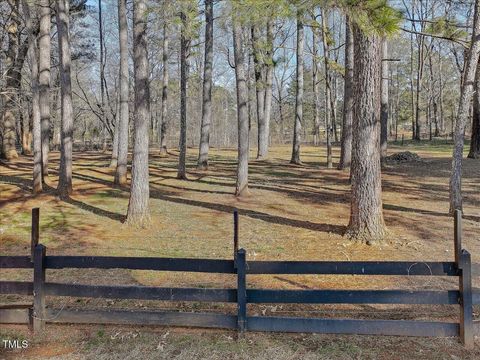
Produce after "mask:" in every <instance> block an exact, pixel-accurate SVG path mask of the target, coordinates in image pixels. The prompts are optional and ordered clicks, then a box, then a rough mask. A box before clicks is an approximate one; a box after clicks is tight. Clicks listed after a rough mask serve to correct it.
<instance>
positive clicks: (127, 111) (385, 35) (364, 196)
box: [0, 0, 480, 242]
mask: <svg viewBox="0 0 480 360" xmlns="http://www.w3.org/2000/svg"><path fill="white" fill-rule="evenodd" d="M0 6H1V10H2V18H1V19H0V20H1V24H2V27H1V38H0V39H1V40H0V41H1V44H2V49H3V50H4V51H3V52H2V55H1V57H0V69H1V72H0V73H1V75H2V76H1V78H0V88H1V94H2V100H1V105H2V106H1V132H0V133H1V137H0V139H1V144H2V146H1V149H2V152H1V153H2V157H3V159H4V160H3V161H5V162H7V163H8V162H11V161H15V159H16V158H17V157H18V155H19V154H20V153H21V154H23V155H26V156H30V155H33V157H32V162H33V175H32V177H33V186H32V191H33V193H35V194H38V193H41V192H42V191H43V188H44V187H45V184H46V183H47V180H48V179H49V177H52V176H57V175H56V174H58V178H59V182H58V187H57V191H58V196H59V197H60V198H62V199H68V198H69V196H70V195H71V194H72V191H74V190H75V189H74V188H75V187H74V184H73V183H72V154H73V152H78V151H86V150H93V149H96V150H101V151H103V152H110V153H111V162H110V166H111V167H112V168H114V169H115V176H114V178H112V183H114V184H115V185H117V186H127V185H128V180H127V178H128V176H127V158H128V152H129V151H131V153H132V163H131V164H132V166H131V180H130V201H129V205H128V210H127V212H126V213H127V217H126V220H127V223H128V224H132V225H134V226H148V224H149V222H150V208H149V197H150V196H149V169H148V166H149V155H148V154H149V152H152V151H159V152H160V154H161V155H162V156H171V154H169V149H170V148H175V147H176V146H177V144H178V149H179V156H178V174H177V177H178V178H179V179H184V180H188V171H189V169H188V168H187V166H186V153H187V147H197V148H198V161H197V168H198V169H200V170H207V169H208V167H209V164H210V163H211V162H212V160H211V159H210V157H209V149H210V148H211V147H233V146H236V147H237V149H238V155H237V161H238V163H237V171H236V190H235V195H236V196H238V197H243V196H248V193H249V191H248V173H249V149H250V148H251V147H253V148H256V149H257V155H256V159H257V161H262V160H267V159H268V157H269V148H270V147H272V146H275V145H277V144H286V143H291V144H292V153H291V164H292V166H302V144H313V145H315V146H317V147H318V152H319V154H320V153H323V152H326V154H327V163H326V164H325V165H326V167H327V168H332V167H333V166H334V165H335V166H336V167H337V168H338V169H339V170H342V171H347V170H350V171H351V176H350V180H351V194H352V196H351V211H350V220H349V225H348V227H347V230H346V234H347V235H348V236H349V237H350V238H352V239H358V240H362V241H365V242H375V241H376V240H381V239H383V238H384V236H385V234H386V231H387V230H386V227H385V223H384V220H383V211H382V186H381V167H382V164H383V162H384V161H383V159H384V158H385V157H386V156H387V155H388V141H389V140H390V141H393V140H397V141H398V140H399V137H400V136H401V138H402V141H403V139H404V138H405V137H406V138H411V139H413V140H415V141H433V140H434V139H436V138H445V139H448V138H451V139H452V140H453V143H454V150H453V153H452V168H451V177H450V213H453V211H454V210H455V209H462V194H461V173H462V157H463V150H464V142H465V137H466V136H467V138H468V139H469V140H470V149H469V153H468V157H470V158H474V159H477V158H479V157H480V125H479V118H480V115H479V108H480V105H479V104H480V97H479V94H478V91H477V89H478V87H479V84H480V76H479V75H478V72H477V71H476V70H477V68H479V65H478V64H479V53H480V40H479V36H480V35H479V33H480V21H479V19H478V17H479V16H480V14H479V8H480V3H479V2H478V1H434V0H431V1H414V0H412V1H387V0H365V1H358V2H350V1H335V2H330V1H321V0H296V1H288V0H261V1H256V0H231V1H226V2H217V1H214V0H206V1H204V2H197V1H193V0H178V1H160V2H148V1H141V0H138V1H137V0H134V1H132V2H128V1H118V2H116V1H98V2H93V1H92V2H90V1H87V0H73V1H66V0H58V1H55V2H51V1H48V0H41V1H30V0H8V1H3V2H1V4H0ZM200 93H201V95H200ZM178 100H179V101H178ZM235 118H236V121H235ZM235 123H236V124H237V125H236V126H235ZM333 144H338V145H339V146H340V149H341V156H340V160H339V162H338V164H333V159H332V145H333ZM52 150H59V151H60V167H59V169H58V172H57V171H56V169H55V171H54V172H52V170H53V169H51V166H50V163H49V156H50V155H49V154H50V152H51V151H52ZM54 174H55V175H54ZM232 192H233V191H232Z"/></svg>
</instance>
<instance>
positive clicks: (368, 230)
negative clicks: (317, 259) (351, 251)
mask: <svg viewBox="0 0 480 360" xmlns="http://www.w3.org/2000/svg"><path fill="white" fill-rule="evenodd" d="M353 36H354V49H355V50H354V56H355V67H354V80H353V84H354V88H353V94H354V96H355V102H354V105H353V118H354V119H355V121H354V122H353V143H352V165H351V182H352V193H351V207H350V223H349V225H348V228H347V233H346V234H347V236H349V237H351V238H352V239H354V240H360V241H366V242H367V243H370V242H375V241H379V240H381V239H382V238H383V237H384V236H385V232H386V229H385V224H384V221H383V210H382V183H381V181H382V180H381V172H380V67H381V49H380V48H381V46H380V39H379V37H378V36H377V35H373V34H372V35H370V34H365V33H364V32H363V31H362V30H361V29H360V28H359V27H358V25H356V24H353Z"/></svg>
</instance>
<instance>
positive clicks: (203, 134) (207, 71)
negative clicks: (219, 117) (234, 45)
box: [197, 0, 213, 169]
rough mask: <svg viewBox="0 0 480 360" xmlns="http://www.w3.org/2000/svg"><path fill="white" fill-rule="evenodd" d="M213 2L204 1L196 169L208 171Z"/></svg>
mask: <svg viewBox="0 0 480 360" xmlns="http://www.w3.org/2000/svg"><path fill="white" fill-rule="evenodd" d="M212 72H213V0H206V1H205V65H204V68H203V94H202V97H203V98H202V125H201V128H200V145H199V153H198V163H197V167H198V168H199V169H208V150H209V145H210V123H211V122H212Z"/></svg>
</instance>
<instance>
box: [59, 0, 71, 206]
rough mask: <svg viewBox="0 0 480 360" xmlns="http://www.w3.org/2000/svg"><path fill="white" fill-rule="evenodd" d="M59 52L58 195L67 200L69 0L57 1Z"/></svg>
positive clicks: (69, 79)
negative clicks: (59, 125)
mask: <svg viewBox="0 0 480 360" xmlns="http://www.w3.org/2000/svg"><path fill="white" fill-rule="evenodd" d="M56 5H57V30H58V35H57V36H58V51H59V58H60V92H61V95H60V96H61V130H60V133H61V137H60V141H61V143H60V144H61V145H60V172H59V180H58V189H57V190H58V194H59V196H60V198H63V199H66V198H68V197H69V196H70V194H71V193H72V151H73V105H72V80H71V76H70V70H71V64H72V60H71V56H70V29H69V26H70V21H69V13H70V11H69V8H70V1H69V0H57V4H56Z"/></svg>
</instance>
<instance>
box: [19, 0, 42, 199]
mask: <svg viewBox="0 0 480 360" xmlns="http://www.w3.org/2000/svg"><path fill="white" fill-rule="evenodd" d="M23 8H24V12H25V20H26V26H27V30H28V36H29V42H30V49H29V53H28V55H29V60H30V68H31V73H30V75H31V90H32V136H33V186H32V190H33V194H38V193H41V192H42V191H43V184H42V142H41V135H42V134H41V129H40V103H39V88H38V44H37V34H38V31H37V30H38V28H36V27H35V26H34V24H33V21H32V19H31V16H30V6H29V5H28V3H27V1H26V0H23ZM34 9H35V8H34ZM35 10H36V9H35Z"/></svg>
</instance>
